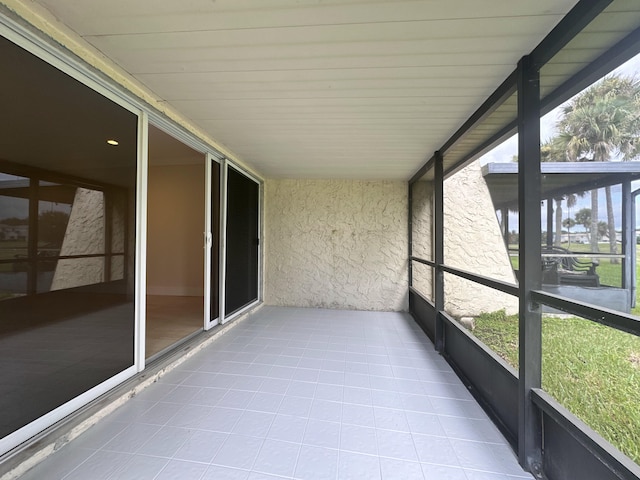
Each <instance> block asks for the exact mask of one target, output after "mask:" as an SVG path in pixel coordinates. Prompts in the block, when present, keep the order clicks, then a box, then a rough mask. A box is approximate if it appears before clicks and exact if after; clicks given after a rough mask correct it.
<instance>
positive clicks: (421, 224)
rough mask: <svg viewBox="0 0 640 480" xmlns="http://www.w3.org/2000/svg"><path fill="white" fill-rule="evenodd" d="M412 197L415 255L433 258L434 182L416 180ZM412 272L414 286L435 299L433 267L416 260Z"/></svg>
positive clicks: (413, 246)
mask: <svg viewBox="0 0 640 480" xmlns="http://www.w3.org/2000/svg"><path fill="white" fill-rule="evenodd" d="M411 197H412V198H411V203H412V205H411V207H412V212H411V225H412V242H411V243H412V250H413V251H412V253H413V256H414V257H418V258H423V259H425V260H433V243H432V240H433V182H427V181H419V182H415V183H414V184H413V186H412V193H411ZM412 273H413V287H414V288H415V289H416V290H417V291H419V292H420V293H421V294H422V295H424V296H425V297H426V298H428V299H429V300H433V268H432V267H429V266H427V265H424V264H421V263H418V262H414V263H413V267H412Z"/></svg>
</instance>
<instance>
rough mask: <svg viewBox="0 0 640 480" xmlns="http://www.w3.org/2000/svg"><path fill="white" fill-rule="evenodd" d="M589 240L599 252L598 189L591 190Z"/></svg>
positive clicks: (593, 248)
mask: <svg viewBox="0 0 640 480" xmlns="http://www.w3.org/2000/svg"><path fill="white" fill-rule="evenodd" d="M589 240H590V244H591V251H592V252H599V251H600V249H599V248H598V189H597V188H594V189H593V190H591V229H590V232H589Z"/></svg>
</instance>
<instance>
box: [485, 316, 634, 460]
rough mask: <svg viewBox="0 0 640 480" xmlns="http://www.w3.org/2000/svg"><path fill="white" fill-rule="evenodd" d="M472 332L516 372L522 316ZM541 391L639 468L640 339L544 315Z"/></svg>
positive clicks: (493, 320)
mask: <svg viewBox="0 0 640 480" xmlns="http://www.w3.org/2000/svg"><path fill="white" fill-rule="evenodd" d="M473 333H474V334H475V335H476V337H477V338H478V339H480V340H481V341H482V342H483V343H485V344H486V345H487V346H489V347H490V348H491V349H493V350H494V351H495V352H496V353H497V354H498V355H500V356H501V357H502V358H504V359H505V360H506V361H507V362H509V363H510V364H511V365H513V366H514V367H515V368H517V366H518V344H517V339H518V317H517V315H511V316H507V315H505V313H504V311H499V312H493V313H490V314H483V315H481V316H480V317H478V318H477V320H476V329H475V330H474V332H473ZM542 386H543V388H544V390H545V391H547V392H548V393H549V394H551V395H552V396H553V397H554V398H556V399H557V400H558V401H559V402H560V403H562V404H563V405H564V406H565V407H566V408H568V409H569V410H570V411H571V412H572V413H574V414H575V415H576V416H578V417H579V418H580V419H581V420H583V421H584V422H585V423H586V424H587V425H589V426H590V427H591V428H593V429H594V430H595V431H597V432H598V433H599V434H600V435H602V436H603V437H604V438H606V439H607V440H608V441H609V442H611V443H612V444H613V445H615V446H616V447H617V448H618V449H619V450H621V451H622V452H624V453H625V454H626V455H628V456H629V457H630V458H631V459H633V460H634V461H635V462H636V463H639V464H640V337H637V336H634V335H630V334H627V333H623V332H620V331H617V330H614V329H612V328H608V327H604V326H601V325H598V324H595V323H593V322H590V321H588V320H583V319H579V318H559V317H553V316H545V317H544V318H543V327H542Z"/></svg>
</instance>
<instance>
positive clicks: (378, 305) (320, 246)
mask: <svg viewBox="0 0 640 480" xmlns="http://www.w3.org/2000/svg"><path fill="white" fill-rule="evenodd" d="M407 203H408V202H407V183H406V182H401V181H354V180H268V181H267V182H266V183H265V303H266V304H269V305H281V306H299V307H322V308H338V309H358V310H379V311H389V310H391V311H405V310H407V308H408V300H407V289H408V274H407V256H408V248H407V211H408V205H407Z"/></svg>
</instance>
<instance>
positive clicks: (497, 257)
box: [444, 162, 518, 317]
mask: <svg viewBox="0 0 640 480" xmlns="http://www.w3.org/2000/svg"><path fill="white" fill-rule="evenodd" d="M444 205H445V218H444V259H445V264H447V265H450V266H453V267H457V268H460V269H462V270H467V271H470V272H472V273H476V274H479V275H483V276H486V277H491V278H493V279H496V280H502V281H505V282H509V283H516V280H515V275H514V272H513V269H512V267H511V262H510V260H509V253H508V251H507V247H506V246H505V244H504V240H503V238H502V234H501V232H500V225H499V223H498V219H497V217H496V214H495V209H494V207H493V202H492V201H491V196H490V194H489V189H488V187H487V184H486V182H485V181H484V179H483V178H482V173H481V170H480V163H479V162H474V163H472V164H471V165H469V166H467V167H466V168H464V169H463V170H461V171H459V172H458V173H456V174H455V175H453V176H452V177H449V178H448V179H447V180H446V181H445V184H444ZM444 294H445V311H446V312H448V313H450V314H452V315H454V316H458V317H460V316H476V315H478V314H480V313H482V312H493V311H496V310H500V309H502V308H504V309H506V311H507V312H508V313H510V314H511V313H516V312H517V311H518V299H517V298H516V297H512V296H511V295H507V294H505V293H501V292H498V291H497V290H493V289H491V288H488V287H484V286H482V285H479V284H477V283H473V282H470V281H468V280H463V279H461V278H459V277H456V276H454V275H451V274H447V275H445V285H444Z"/></svg>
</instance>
